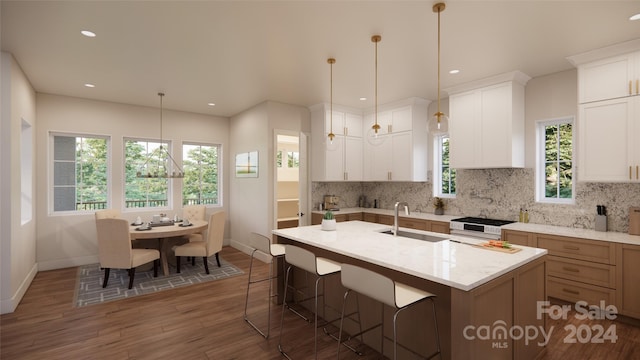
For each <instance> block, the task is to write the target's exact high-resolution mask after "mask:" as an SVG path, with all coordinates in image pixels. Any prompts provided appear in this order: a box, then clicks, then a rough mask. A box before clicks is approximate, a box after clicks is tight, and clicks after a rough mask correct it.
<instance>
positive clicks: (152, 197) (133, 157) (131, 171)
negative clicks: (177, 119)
mask: <svg viewBox="0 0 640 360" xmlns="http://www.w3.org/2000/svg"><path fill="white" fill-rule="evenodd" d="M162 146H163V148H165V149H169V144H168V143H167V142H163V143H162ZM124 147H125V149H124V168H125V184H124V200H125V208H157V207H167V206H169V201H168V198H169V196H168V194H169V179H167V178H139V177H138V176H137V173H138V172H155V171H159V172H162V171H167V172H169V171H171V169H164V164H167V163H171V160H170V159H167V155H166V153H164V152H163V151H160V142H157V141H147V140H135V139H125V140H124ZM167 160H168V162H167ZM145 164H146V165H145Z"/></svg>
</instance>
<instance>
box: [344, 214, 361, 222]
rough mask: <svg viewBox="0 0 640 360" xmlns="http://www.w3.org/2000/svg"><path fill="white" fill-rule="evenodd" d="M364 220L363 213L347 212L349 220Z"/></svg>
mask: <svg viewBox="0 0 640 360" xmlns="http://www.w3.org/2000/svg"><path fill="white" fill-rule="evenodd" d="M356 220H362V213H352V214H347V221H356Z"/></svg>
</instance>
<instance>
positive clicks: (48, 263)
mask: <svg viewBox="0 0 640 360" xmlns="http://www.w3.org/2000/svg"><path fill="white" fill-rule="evenodd" d="M154 96H155V94H154ZM170 96H171V94H167V96H166V97H165V99H164V104H165V110H164V111H163V139H166V140H170V141H171V143H172V144H171V146H172V150H173V151H172V156H173V157H174V158H175V160H176V161H177V162H178V164H181V162H182V161H181V159H182V146H181V145H182V142H183V141H194V142H202V143H212V144H222V159H223V161H225V160H226V159H227V157H226V153H227V152H228V144H229V140H228V133H229V120H228V119H227V118H221V117H214V116H207V115H202V114H194V113H186V112H178V111H171V110H167V109H166V108H167V104H170V101H167V100H168V99H169V98H170ZM158 105H159V104H158ZM37 111H38V129H37V135H36V140H37V143H38V144H39V146H38V149H37V155H36V162H37V168H38V169H40V170H39V171H40V172H39V176H38V178H37V183H36V188H37V192H36V195H37V198H38V199H39V206H38V207H37V218H38V221H37V254H38V256H37V261H38V263H39V267H40V269H41V270H48V269H56V268H63V267H70V266H78V265H82V264H88V263H95V262H97V254H98V248H97V240H96V231H95V220H94V215H93V212H89V213H86V214H73V215H53V214H51V213H50V211H49V208H50V205H49V202H48V196H49V193H50V191H49V188H50V186H51V183H50V174H51V172H50V160H49V159H50V154H49V151H48V149H49V143H50V140H49V134H50V132H51V131H53V132H70V133H78V134H95V135H107V136H110V139H111V174H110V179H111V184H110V188H111V191H112V193H111V207H112V208H115V209H119V210H121V211H122V212H123V216H124V217H125V218H127V219H129V220H131V221H133V220H134V219H135V218H136V217H137V216H141V217H142V218H143V219H150V217H151V215H153V214H154V213H157V212H158V210H146V211H140V210H129V209H125V208H124V195H123V193H124V186H123V178H124V166H123V165H124V164H123V152H124V151H123V150H124V145H123V138H124V137H139V138H151V139H158V138H159V137H160V110H159V106H158V107H157V108H152V107H142V106H133V105H125V104H117V103H109V102H102V101H94V100H87V99H80V98H72V97H66V96H59V95H50V94H38V97H37ZM228 169H229V166H228V164H227V163H226V162H225V163H224V164H223V167H222V169H221V171H222V177H221V179H222V199H221V200H222V207H213V208H208V213H211V212H212V211H217V210H220V208H222V209H224V210H227V212H228V202H229V191H228V186H227V184H228V173H229V171H228ZM170 186H172V187H173V192H172V194H173V196H172V199H171V202H172V206H171V207H170V208H169V209H168V210H166V212H167V214H169V215H172V214H174V213H176V212H178V213H180V209H181V208H182V205H181V204H182V202H181V192H182V181H181V180H179V179H176V180H171V185H170ZM229 234H230V231H229V227H228V226H227V229H226V236H225V238H227V239H228V238H229Z"/></svg>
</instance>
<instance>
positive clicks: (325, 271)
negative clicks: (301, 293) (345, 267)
mask: <svg viewBox="0 0 640 360" xmlns="http://www.w3.org/2000/svg"><path fill="white" fill-rule="evenodd" d="M285 259H286V261H287V263H288V264H289V267H288V268H287V275H286V276H285V287H284V298H283V299H284V300H283V301H282V318H281V320H280V339H279V341H278V350H279V351H280V353H281V354H282V355H284V357H286V358H287V359H289V360H291V357H289V355H288V354H287V353H286V352H285V351H284V349H283V348H282V333H283V330H284V311H285V308H287V306H288V305H287V289H288V287H289V286H288V284H289V275H290V274H291V269H292V268H293V267H294V266H295V267H298V268H300V269H302V270H305V271H307V272H309V273H312V274H314V275H315V276H316V281H315V294H314V297H313V299H314V311H313V312H314V317H315V320H314V325H315V329H314V331H315V332H314V339H313V352H314V354H315V355H314V356H315V359H317V358H318V297H320V296H324V281H323V283H322V284H323V292H322V294H318V284H319V283H320V280H321V279H324V277H325V276H327V275H332V274H338V273H339V272H340V264H339V263H337V262H335V261H333V260H329V259H325V258H322V257H316V255H315V254H314V253H312V252H311V251H308V250H305V249H303V248H300V247H297V246H293V245H285ZM305 300H311V298H309V299H305ZM305 300H303V301H305Z"/></svg>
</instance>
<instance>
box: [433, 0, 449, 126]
mask: <svg viewBox="0 0 640 360" xmlns="http://www.w3.org/2000/svg"><path fill="white" fill-rule="evenodd" d="M444 9H445V4H444V3H437V4H435V5H433V12H437V13H438V111H437V112H436V113H435V114H433V117H432V118H431V120H430V121H429V123H428V130H429V132H430V133H431V134H433V135H442V134H446V133H447V132H448V131H449V118H448V117H447V115H445V114H444V113H443V112H442V111H440V13H441V12H443V11H444Z"/></svg>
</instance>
